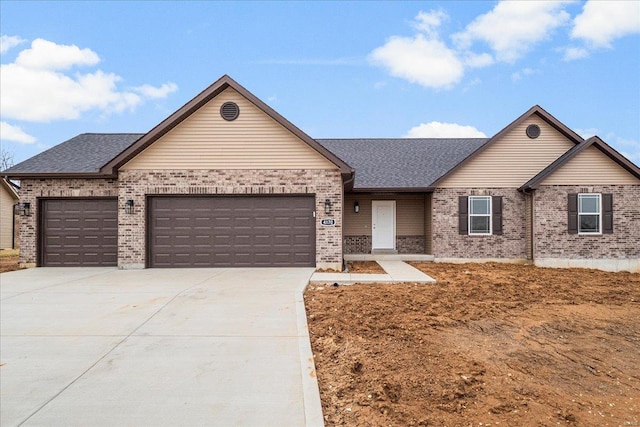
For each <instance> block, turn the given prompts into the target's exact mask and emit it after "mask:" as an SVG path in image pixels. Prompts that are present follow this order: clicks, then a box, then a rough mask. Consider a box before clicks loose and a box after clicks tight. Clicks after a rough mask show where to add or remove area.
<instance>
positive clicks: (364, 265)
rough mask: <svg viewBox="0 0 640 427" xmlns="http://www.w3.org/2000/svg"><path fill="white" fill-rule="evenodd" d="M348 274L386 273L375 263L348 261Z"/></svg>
mask: <svg viewBox="0 0 640 427" xmlns="http://www.w3.org/2000/svg"><path fill="white" fill-rule="evenodd" d="M347 269H348V270H349V273H367V274H385V273H386V271H384V269H383V268H382V267H380V264H378V263H377V262H375V261H349V262H347Z"/></svg>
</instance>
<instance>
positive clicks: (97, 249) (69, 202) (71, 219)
mask: <svg viewBox="0 0 640 427" xmlns="http://www.w3.org/2000/svg"><path fill="white" fill-rule="evenodd" d="M40 209H41V239H42V240H41V246H40V248H41V249H40V261H41V262H40V265H42V266H45V267H63V266H115V265H117V262H118V259H117V258H118V201H117V199H50V200H42V201H41V205H40Z"/></svg>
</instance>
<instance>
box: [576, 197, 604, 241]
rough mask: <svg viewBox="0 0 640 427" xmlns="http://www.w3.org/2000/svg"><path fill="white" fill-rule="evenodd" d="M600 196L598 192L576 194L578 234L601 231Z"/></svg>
mask: <svg viewBox="0 0 640 427" xmlns="http://www.w3.org/2000/svg"><path fill="white" fill-rule="evenodd" d="M600 197H601V195H600V194H578V234H600V233H601V230H602V212H601V205H602V204H601V202H600Z"/></svg>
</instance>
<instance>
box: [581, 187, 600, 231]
mask: <svg viewBox="0 0 640 427" xmlns="http://www.w3.org/2000/svg"><path fill="white" fill-rule="evenodd" d="M584 196H597V197H598V212H597V213H596V212H580V199H581V198H582V197H584ZM582 215H598V231H580V216H582ZM578 234H583V235H591V236H596V235H600V234H602V194H600V193H578Z"/></svg>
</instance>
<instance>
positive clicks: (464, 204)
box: [458, 196, 469, 234]
mask: <svg viewBox="0 0 640 427" xmlns="http://www.w3.org/2000/svg"><path fill="white" fill-rule="evenodd" d="M468 213H469V197H467V196H459V197H458V233H460V234H469V218H468Z"/></svg>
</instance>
